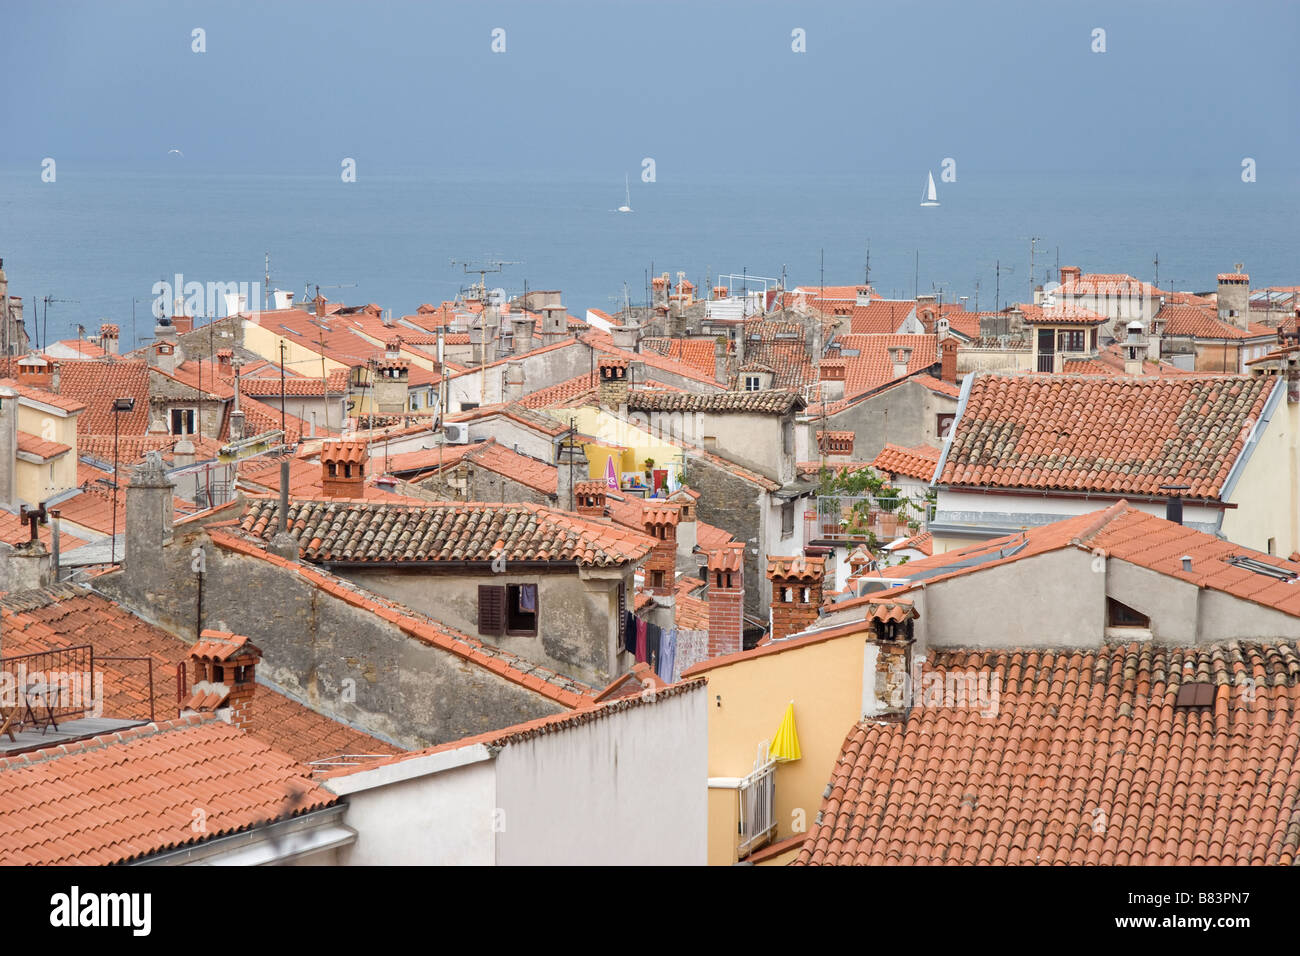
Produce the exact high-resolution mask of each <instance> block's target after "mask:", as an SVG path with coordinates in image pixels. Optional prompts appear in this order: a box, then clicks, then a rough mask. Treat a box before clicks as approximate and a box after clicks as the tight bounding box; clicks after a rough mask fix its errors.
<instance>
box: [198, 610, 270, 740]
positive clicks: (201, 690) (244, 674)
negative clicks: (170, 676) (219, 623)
mask: <svg viewBox="0 0 1300 956" xmlns="http://www.w3.org/2000/svg"><path fill="white" fill-rule="evenodd" d="M261 657H262V651H261V649H260V648H258V646H257V645H256V644H254V643H253V642H252V641H250V640H249V639H248V638H247V637H245V636H244V635H242V634H231V633H229V632H227V631H214V630H211V629H208V628H204V629H203V631H202V633H200V634H199V640H198V643H196V644H195V645H194V646H193V647H191V648H190V653H189V658H190V673H191V674H192V676H193V681H194V686H193V687H191V688H190V696H189V698H188V699H187V700H186V701H185V703H183V704H182V705H181V716H182V717H184V716H186V715H187V714H192V713H203V712H212V711H215V712H217V713H218V714H220V715H221V716H222V718H223V719H225V720H226V721H228V722H229V723H230V724H232V725H233V726H235V727H238V728H239V729H240V730H249V729H251V725H252V719H253V692H254V691H255V690H256V689H257V662H258V661H259V660H260V659H261ZM223 711H224V713H223Z"/></svg>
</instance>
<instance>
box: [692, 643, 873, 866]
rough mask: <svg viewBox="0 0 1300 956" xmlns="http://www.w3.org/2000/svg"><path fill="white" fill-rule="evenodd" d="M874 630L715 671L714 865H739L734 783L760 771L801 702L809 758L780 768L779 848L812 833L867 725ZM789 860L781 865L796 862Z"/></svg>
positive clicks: (798, 723)
mask: <svg viewBox="0 0 1300 956" xmlns="http://www.w3.org/2000/svg"><path fill="white" fill-rule="evenodd" d="M867 636H868V635H867V630H866V627H865V625H864V626H863V629H862V630H861V631H859V632H855V633H852V634H847V635H844V636H841V637H834V638H830V639H827V640H824V641H820V642H816V643H809V644H805V645H802V646H796V647H791V648H788V649H786V650H784V651H781V652H780V653H775V654H773V653H768V654H758V655H753V656H748V657H745V658H743V659H740V660H737V661H734V662H732V663H728V664H723V665H721V666H718V667H713V668H709V669H707V670H705V671H703V672H702V675H703V676H704V677H706V678H707V679H708V682H709V690H708V697H709V777H710V779H712V780H714V781H715V782H717V783H720V784H723V785H720V786H711V787H710V790H709V863H710V865H715V866H726V865H730V864H732V863H735V862H736V858H737V854H736V849H737V837H736V833H737V823H738V820H739V812H740V808H739V796H738V791H737V790H736V789H735V788H734V786H726V785H725V784H726V783H727V782H728V781H729V780H733V779H735V778H740V777H744V776H746V775H747V774H749V773H751V772H752V771H753V770H754V764H755V759H756V757H757V756H758V754H759V753H760V752H761V750H762V746H763V743H764V741H771V739H772V737H773V735H774V734H775V733H776V730H777V728H778V727H779V726H780V723H781V718H782V716H783V715H784V712H785V709H786V706H787V705H788V704H789V703H790V701H792V700H793V701H794V719H795V728H796V730H797V732H798V735H799V745H800V748H801V750H802V752H803V756H802V758H801V759H799V760H795V761H791V762H789V763H782V764H778V765H777V768H776V821H777V832H776V836H775V837H774V838H773V840H772V842H778V841H780V840H784V839H787V838H789V837H792V836H795V835H796V834H798V833H805V832H807V830H808V829H809V827H810V826H811V825H812V822H813V820H814V819H815V818H816V816H817V811H818V810H819V809H820V807H821V802H822V793H823V791H824V790H825V789H826V783H827V781H828V780H830V776H831V771H832V770H833V769H834V766H835V760H836V758H837V757H838V756H839V754H840V750H841V748H842V747H843V745H844V739H845V737H847V736H848V733H849V731H850V729H852V727H853V726H854V725H855V724H856V723H857V722H858V721H859V720H860V719H861V717H862V696H863V687H862V672H863V663H864V659H865V656H866V650H865V649H866V642H867ZM788 857H789V855H788V854H785V853H783V854H781V856H780V857H777V858H775V860H773V861H767V862H769V863H771V862H776V861H784V860H788Z"/></svg>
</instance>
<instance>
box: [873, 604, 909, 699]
mask: <svg viewBox="0 0 1300 956" xmlns="http://www.w3.org/2000/svg"><path fill="white" fill-rule="evenodd" d="M916 616H917V613H916V609H915V608H914V607H913V606H912V604H911V602H910V601H908V600H907V599H905V598H900V599H896V600H892V601H891V600H887V599H884V598H882V599H881V602H880V603H879V604H869V605H868V606H867V614H866V619H867V623H868V625H869V627H870V629H871V636H870V637H869V638H868V639H867V647H868V657H867V660H868V662H870V661H871V659H872V657H874V658H875V665H876V666H875V675H876V679H875V686H874V688H872V690H873V691H874V693H871V694H869V695H868V699H867V707H866V711H867V712H866V714H865V715H864V716H867V717H872V718H875V719H876V720H890V721H901V720H906V719H907V715H908V714H909V713H910V712H911V709H912V697H913V694H914V692H915V689H914V688H913V687H912V647H913V644H914V641H913V638H912V622H913V620H914V619H915V618H916Z"/></svg>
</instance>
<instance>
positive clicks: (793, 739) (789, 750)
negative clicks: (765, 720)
mask: <svg viewBox="0 0 1300 956" xmlns="http://www.w3.org/2000/svg"><path fill="white" fill-rule="evenodd" d="M770 752H771V755H772V759H773V760H778V761H781V762H783V763H784V762H785V761H787V760H798V759H799V758H800V757H802V756H803V754H802V753H801V752H800V751H799V734H798V732H797V731H796V730H795V729H794V701H790V703H789V705H788V706H787V707H786V709H785V716H784V717H782V718H781V726H780V727H778V728H777V729H776V736H775V737H773V738H772V749H771V751H770Z"/></svg>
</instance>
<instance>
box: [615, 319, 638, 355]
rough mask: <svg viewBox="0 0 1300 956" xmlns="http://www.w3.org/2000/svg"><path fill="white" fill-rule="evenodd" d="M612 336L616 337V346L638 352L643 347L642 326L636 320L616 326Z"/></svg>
mask: <svg viewBox="0 0 1300 956" xmlns="http://www.w3.org/2000/svg"><path fill="white" fill-rule="evenodd" d="M610 336H611V337H612V338H613V339H614V347H615V348H619V349H623V350H625V351H628V352H636V351H639V350H640V348H641V326H639V325H637V324H636V323H635V322H629V323H627V324H626V325H616V326H614V328H613V331H611V332H610Z"/></svg>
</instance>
